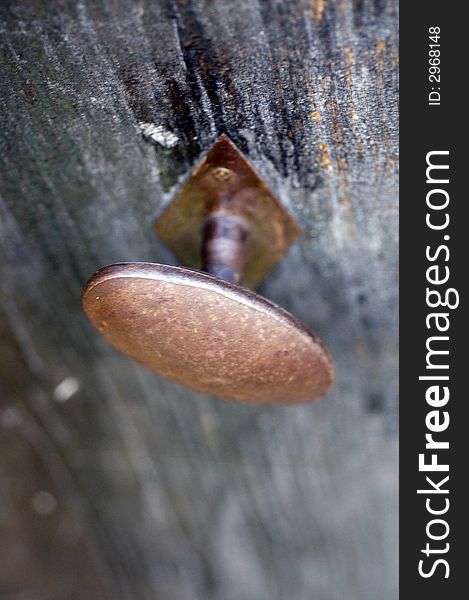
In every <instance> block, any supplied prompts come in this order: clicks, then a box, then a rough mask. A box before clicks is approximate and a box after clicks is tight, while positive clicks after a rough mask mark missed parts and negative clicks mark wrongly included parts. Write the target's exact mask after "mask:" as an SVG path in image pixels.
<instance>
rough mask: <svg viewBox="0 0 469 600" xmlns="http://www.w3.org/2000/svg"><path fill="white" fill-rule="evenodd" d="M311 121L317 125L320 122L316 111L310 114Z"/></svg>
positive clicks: (319, 116)
mask: <svg viewBox="0 0 469 600" xmlns="http://www.w3.org/2000/svg"><path fill="white" fill-rule="evenodd" d="M311 120H312V121H314V122H315V123H318V122H319V121H320V120H321V115H320V114H319V111H318V110H313V112H312V113H311Z"/></svg>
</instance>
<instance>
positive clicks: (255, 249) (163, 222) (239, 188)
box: [154, 135, 301, 288]
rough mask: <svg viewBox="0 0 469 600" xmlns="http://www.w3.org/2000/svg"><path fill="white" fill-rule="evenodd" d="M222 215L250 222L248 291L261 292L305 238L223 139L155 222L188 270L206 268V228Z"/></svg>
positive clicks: (239, 155)
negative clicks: (203, 251) (260, 287)
mask: <svg viewBox="0 0 469 600" xmlns="http://www.w3.org/2000/svg"><path fill="white" fill-rule="evenodd" d="M213 211H217V212H218V213H226V214H235V215H238V216H240V217H243V218H244V219H246V220H247V221H248V222H249V224H250V228H251V234H250V236H249V240H248V242H247V245H246V262H245V269H244V285H246V286H247V287H250V288H254V287H256V286H257V285H258V284H259V283H260V282H261V281H262V280H263V279H264V277H265V276H266V274H267V273H268V272H269V271H270V270H271V269H272V268H273V267H274V266H275V264H276V263H277V262H278V261H279V260H280V259H281V258H282V256H283V255H284V254H285V252H286V251H287V249H288V247H289V246H290V245H291V244H292V243H293V242H294V241H295V240H296V238H297V237H298V236H299V235H300V234H301V228H300V226H299V225H298V223H297V222H296V221H295V220H294V219H293V218H292V217H291V216H290V215H289V214H288V212H287V211H286V210H285V209H284V208H283V207H282V205H281V204H280V203H279V201H278V200H277V199H276V198H275V196H274V195H273V194H272V192H271V191H270V190H269V189H268V187H267V186H266V185H265V183H264V182H263V181H262V179H261V178H260V177H259V176H258V175H257V173H256V172H255V171H254V169H253V168H252V167H251V165H250V164H249V162H248V161H247V160H246V158H245V157H244V156H243V154H242V153H241V152H240V151H239V150H238V148H237V147H236V146H235V145H234V144H233V142H232V141H231V140H230V139H229V138H228V137H227V136H226V135H222V136H220V137H219V138H218V140H217V141H216V142H215V144H214V145H213V146H212V147H211V148H210V150H209V151H208V152H207V154H206V155H205V156H204V157H203V158H202V160H201V161H200V162H199V164H198V165H197V166H196V167H195V169H194V171H193V172H192V173H191V174H190V176H189V177H188V179H187V180H186V181H185V183H184V184H183V185H182V187H181V188H180V189H179V190H178V192H177V193H176V195H175V197H174V198H173V200H172V201H171V202H170V203H169V205H168V206H167V207H166V209H165V210H164V211H163V213H162V214H161V216H160V217H159V218H158V219H157V220H156V222H155V227H154V228H155V232H156V234H157V235H158V236H159V237H160V239H161V240H162V241H163V242H164V243H165V244H166V245H167V246H168V248H169V249H170V250H171V251H172V252H173V254H174V255H175V256H176V257H177V258H178V260H180V261H181V263H182V264H183V265H184V266H186V267H191V268H194V269H200V268H201V254H200V251H201V244H202V225H203V222H204V220H205V218H206V217H207V216H208V215H209V214H210V213H212V212H213Z"/></svg>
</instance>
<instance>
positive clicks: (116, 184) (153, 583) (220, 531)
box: [0, 0, 398, 600]
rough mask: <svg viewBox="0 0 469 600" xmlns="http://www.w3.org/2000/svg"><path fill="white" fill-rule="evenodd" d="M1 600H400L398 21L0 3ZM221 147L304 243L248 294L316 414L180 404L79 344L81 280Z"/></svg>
mask: <svg viewBox="0 0 469 600" xmlns="http://www.w3.org/2000/svg"><path fill="white" fill-rule="evenodd" d="M0 27H1V31H2V33H1V37H2V58H1V71H0V93H1V118H2V136H1V137H2V140H1V182H0V270H1V272H0V290H1V317H0V331H1V344H0V368H1V371H2V380H1V387H0V395H1V408H0V427H1V429H0V431H1V442H0V469H1V471H0V478H1V489H0V502H1V504H0V530H1V536H2V548H1V553H2V554H1V557H0V571H1V576H0V596H1V597H2V600H3V598H5V599H7V600H13V599H15V600H16V599H19V598H21V600H43V599H44V600H65V599H67V600H84V599H87V600H90V599H93V600H94V599H98V598H99V599H100V600H101V599H103V600H106V599H108V598H109V599H110V598H112V599H113V600H116V599H118V600H147V599H152V600H153V599H163V600H202V599H204V600H205V599H210V600H212V599H213V600H285V599H286V598H288V599H289V600H344V598H347V599H350V600H376V599H377V598H379V599H380V600H391V599H395V598H397V430H396V428H397V424H396V423H397V420H396V412H397V170H396V169H397V167H396V160H397V56H398V53H397V8H396V2H395V0H374V1H372V0H355V1H352V0H336V1H332V0H329V1H328V0H316V1H310V2H307V1H306V0H304V1H303V0H290V1H288V2H280V1H274V0H272V1H267V0H266V1H262V0H257V1H256V0H239V1H237V2H231V1H230V0H216V1H215V0H212V1H209V0H205V1H203V0H180V1H176V0H158V1H156V0H153V1H151V0H148V1H140V2H138V1H131V0H102V1H98V0H87V1H81V2H76V1H72V0H59V1H56V2H52V1H45V2H40V1H38V0H24V1H22V2H15V1H11V2H9V1H8V0H5V1H4V2H2V3H1V6H0ZM223 132H225V133H227V134H228V135H229V136H230V137H231V138H232V139H233V141H234V142H235V143H236V144H237V145H238V146H239V147H240V148H241V149H242V151H243V152H245V153H246V155H247V156H248V157H249V159H250V160H251V161H252V163H253V165H254V166H255V168H256V169H257V171H258V172H259V173H260V174H261V175H262V177H263V178H264V179H265V180H266V181H267V182H268V184H269V186H270V187H271V188H272V190H273V191H274V193H275V194H276V195H277V196H278V197H279V199H280V200H281V201H282V203H283V205H284V206H285V207H286V208H287V209H288V210H290V211H291V213H292V214H293V215H294V216H295V218H296V219H297V220H298V222H299V223H300V225H301V226H302V227H303V228H304V230H305V235H304V236H303V237H302V238H301V239H300V240H299V242H297V243H296V244H295V246H294V247H293V248H292V249H291V251H290V252H289V253H288V255H287V257H286V258H285V259H284V260H283V261H282V262H281V264H280V265H279V266H278V268H276V270H275V271H274V272H273V273H272V274H271V275H270V276H269V278H268V280H266V281H265V283H264V284H263V286H262V287H261V290H260V291H261V292H262V293H263V294H264V295H265V296H266V297H268V298H270V299H272V300H273V301H275V302H277V303H279V304H280V305H283V306H284V307H285V308H287V310H289V311H291V312H292V313H293V314H295V315H296V316H298V317H299V318H300V319H302V320H303V321H304V322H305V323H306V324H307V325H308V326H310V327H311V328H313V329H314V330H315V331H317V332H318V333H319V335H320V336H321V337H322V339H323V340H324V341H325V342H326V344H327V345H328V347H329V348H330V350H331V353H332V355H333V357H334V360H335V365H336V373H337V381H336V384H335V386H334V389H333V391H332V392H331V394H330V396H329V397H328V398H326V399H325V400H322V401H320V402H319V403H316V404H314V405H309V406H301V407H294V408H274V407H271V408H263V407H252V406H246V405H240V404H235V403H229V402H222V401H218V400H215V399H212V398H208V397H205V396H203V395H199V394H196V393H192V392H190V391H188V390H186V389H183V388H180V387H178V386H176V385H175V384H171V383H169V382H165V381H163V380H161V379H159V378H158V377H157V376H155V375H153V374H151V373H149V372H147V371H145V370H144V369H143V368H142V367H140V366H138V365H136V364H133V363H132V362H131V361H129V360H128V359H127V358H125V357H123V356H121V355H119V354H118V353H117V352H115V351H114V350H113V349H112V348H110V347H109V346H108V345H106V343H105V342H104V341H103V340H101V339H99V337H98V336H97V334H95V333H94V331H93V330H92V328H91V326H90V325H89V324H88V323H87V321H86V318H85V317H84V315H83V314H82V312H81V308H80V302H79V299H80V293H81V287H82V285H83V283H84V281H85V280H86V279H87V278H88V277H89V275H91V273H92V272H94V271H95V270H96V269H97V268H98V267H99V266H102V265H104V264H107V263H111V262H119V261H132V260H142V261H145V260H146V261H151V260H155V261H157V262H170V263H171V262H172V263H174V259H173V258H172V257H171V256H170V254H169V253H168V252H167V251H166V250H165V249H164V248H163V246H162V245H161V244H159V242H158V240H157V239H155V237H154V236H153V234H152V232H151V227H152V224H153V220H154V218H155V216H156V215H157V214H159V213H160V211H161V210H162V208H163V207H164V206H165V205H166V204H167V202H168V200H169V199H170V197H171V195H172V194H173V193H174V191H175V189H176V187H177V185H178V183H179V182H180V181H181V180H182V178H183V177H184V176H185V175H186V174H187V173H188V172H189V171H190V169H191V168H192V166H193V164H194V162H195V161H196V160H197V159H198V158H199V157H200V155H201V154H202V153H203V152H205V151H206V150H207V149H208V148H209V147H210V145H211V144H212V143H213V142H214V141H215V139H216V138H217V137H218V135H219V134H220V133H223Z"/></svg>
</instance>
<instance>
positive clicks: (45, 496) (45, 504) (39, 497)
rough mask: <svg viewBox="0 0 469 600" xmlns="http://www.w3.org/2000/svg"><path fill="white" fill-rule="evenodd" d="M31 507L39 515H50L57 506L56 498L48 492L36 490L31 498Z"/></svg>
mask: <svg viewBox="0 0 469 600" xmlns="http://www.w3.org/2000/svg"><path fill="white" fill-rule="evenodd" d="M31 504H32V507H33V509H34V510H35V511H36V512H37V513H39V514H40V515H44V516H46V515H51V514H52V513H53V512H55V510H56V508H57V500H56V499H55V498H54V496H53V495H52V494H49V492H44V491H42V490H41V491H40V492H36V493H35V494H34V496H33V497H32V498H31Z"/></svg>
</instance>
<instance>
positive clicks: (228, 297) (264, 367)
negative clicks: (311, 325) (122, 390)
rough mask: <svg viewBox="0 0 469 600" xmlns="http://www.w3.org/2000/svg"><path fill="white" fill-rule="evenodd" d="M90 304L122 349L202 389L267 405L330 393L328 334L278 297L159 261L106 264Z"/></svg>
mask: <svg viewBox="0 0 469 600" xmlns="http://www.w3.org/2000/svg"><path fill="white" fill-rule="evenodd" d="M82 303H83V308H84V310H85V312H86V314H87V316H88V318H89V319H90V321H91V322H92V324H93V325H94V326H95V327H96V328H97V329H98V331H99V332H100V333H101V334H102V335H103V336H104V337H105V338H106V339H107V340H108V341H109V342H110V343H111V344H112V345H113V346H115V347H116V348H117V349H118V350H120V351H121V352H123V353H125V354H127V355H128V356H131V357H132V358H134V359H136V360H137V361H139V362H140V363H142V364H143V365H145V366H147V367H148V368H150V369H152V370H153V371H156V372H157V373H159V374H160V375H162V376H164V377H167V378H169V379H172V380H174V381H176V382H178V383H181V384H183V385H186V386H189V387H191V388H194V389H195V390H199V391H201V392H205V393H207V394H211V395H214V396H220V397H223V398H228V399H233V400H239V401H242V402H251V403H259V404H277V405H279V404H283V405H289V404H297V403H302V402H309V401H311V400H315V399H317V398H319V397H321V396H323V395H324V394H325V393H326V392H327V391H328V389H329V387H330V386H331V384H332V381H333V367H332V362H331V359H330V358H329V355H328V353H327V351H326V350H325V349H324V347H323V345H322V343H321V341H320V340H319V339H318V338H317V337H316V336H315V335H314V334H313V333H311V332H310V331H308V330H307V329H306V328H305V327H304V325H303V324H302V323H301V322H300V321H298V320H297V319H295V318H294V317H293V316H292V315H290V314H289V313H288V312H287V311H285V310H284V309H282V308H280V307H279V306H277V305H276V304H273V303H272V302H270V301H268V300H266V299H265V298H263V297H262V296H259V295H258V294H256V293H254V292H251V291H250V290H247V289H246V288H243V287H241V286H238V285H234V284H232V283H229V282H226V281H223V280H222V279H220V278H218V277H214V276H212V275H209V274H206V273H201V272H198V271H193V270H190V269H185V268H182V267H171V266H166V265H158V264H154V263H123V264H115V265H110V266H107V267H104V268H103V269H101V270H100V271H98V272H97V273H96V274H95V275H93V277H92V278H91V279H90V280H89V281H88V283H87V284H86V286H85V289H84V292H83V296H82Z"/></svg>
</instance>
